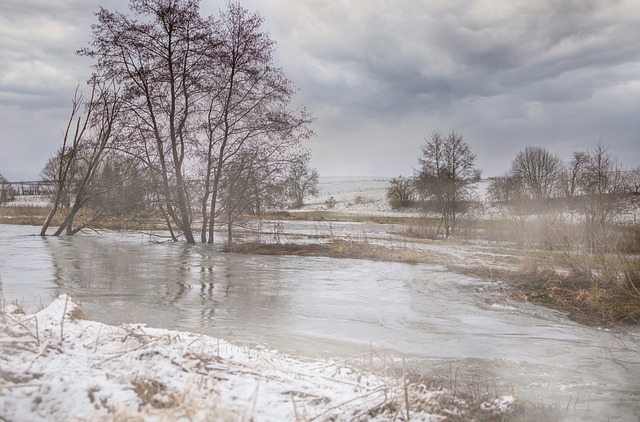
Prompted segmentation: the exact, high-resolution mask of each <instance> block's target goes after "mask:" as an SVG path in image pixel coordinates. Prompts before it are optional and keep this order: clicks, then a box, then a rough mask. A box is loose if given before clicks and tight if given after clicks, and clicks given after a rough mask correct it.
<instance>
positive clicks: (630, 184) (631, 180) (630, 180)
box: [625, 167, 640, 195]
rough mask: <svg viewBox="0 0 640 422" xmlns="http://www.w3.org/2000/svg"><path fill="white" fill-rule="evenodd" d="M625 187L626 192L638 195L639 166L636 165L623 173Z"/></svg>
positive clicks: (639, 187) (639, 185) (639, 188)
mask: <svg viewBox="0 0 640 422" xmlns="http://www.w3.org/2000/svg"><path fill="white" fill-rule="evenodd" d="M625 187H626V191H627V193H629V194H631V195H640V167H636V168H635V169H633V170H629V171H627V172H626V173H625Z"/></svg>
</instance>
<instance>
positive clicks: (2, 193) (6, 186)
mask: <svg viewBox="0 0 640 422" xmlns="http://www.w3.org/2000/svg"><path fill="white" fill-rule="evenodd" d="M14 197H15V191H14V189H13V186H11V183H10V182H9V181H8V180H7V179H5V178H4V176H2V175H1V174H0V205H2V204H3V203H4V202H8V201H12V200H13V199H14Z"/></svg>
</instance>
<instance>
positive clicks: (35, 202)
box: [2, 195, 51, 207]
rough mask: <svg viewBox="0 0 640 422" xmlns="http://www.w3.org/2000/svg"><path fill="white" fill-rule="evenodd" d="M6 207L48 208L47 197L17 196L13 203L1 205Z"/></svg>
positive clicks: (49, 204)
mask: <svg viewBox="0 0 640 422" xmlns="http://www.w3.org/2000/svg"><path fill="white" fill-rule="evenodd" d="M2 205H4V206H7V207H20V206H29V207H49V206H51V203H50V202H49V197H48V196H45V195H17V196H16V197H15V198H14V200H13V201H9V202H5V203H4V204H2Z"/></svg>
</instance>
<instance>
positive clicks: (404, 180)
mask: <svg viewBox="0 0 640 422" xmlns="http://www.w3.org/2000/svg"><path fill="white" fill-rule="evenodd" d="M387 200H388V201H389V205H391V208H393V209H399V208H402V207H408V206H409V205H411V204H413V201H414V183H413V179H410V178H408V177H403V176H399V177H394V178H393V179H391V180H390V181H389V187H388V188H387Z"/></svg>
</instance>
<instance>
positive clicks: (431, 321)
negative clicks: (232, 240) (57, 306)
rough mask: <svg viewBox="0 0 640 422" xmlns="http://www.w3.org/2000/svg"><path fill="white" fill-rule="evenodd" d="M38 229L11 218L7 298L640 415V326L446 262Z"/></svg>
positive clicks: (1, 232) (579, 408)
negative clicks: (633, 328) (588, 316)
mask: <svg viewBox="0 0 640 422" xmlns="http://www.w3.org/2000/svg"><path fill="white" fill-rule="evenodd" d="M296 224H298V225H299V224H301V223H299V222H298V223H296ZM310 230H313V228H312V227H310ZM37 232H38V230H37V228H34V227H25V226H8V225H5V226H3V225H0V257H2V259H1V260H0V279H1V280H2V288H3V294H4V298H5V300H6V301H7V302H9V301H14V300H18V301H20V302H22V303H24V305H25V306H26V307H28V308H29V307H30V308H31V309H30V310H32V311H34V310H35V307H36V306H37V305H38V304H39V303H41V304H43V305H46V304H48V303H49V302H50V301H51V300H52V299H53V298H54V297H56V296H58V295H59V294H61V293H69V294H71V295H72V296H74V297H76V298H77V299H78V300H79V302H80V304H81V307H82V309H83V310H84V311H85V313H86V314H87V315H88V316H89V318H91V319H94V320H98V321H101V322H104V323H108V324H119V323H125V322H139V323H146V324H148V325H149V326H153V327H160V328H170V329H177V330H186V331H191V332H196V333H206V334H208V335H212V336H216V337H221V338H224V339H227V340H234V341H241V342H249V343H259V344H266V345H267V346H268V347H270V348H275V349H278V350H281V351H283V352H287V353H292V354H298V355H305V356H311V357H341V358H344V357H349V356H355V355H358V354H365V353H368V352H369V351H370V349H372V350H374V351H375V352H376V353H384V354H386V355H388V356H395V357H405V358H407V359H408V360H409V362H410V363H411V366H412V367H416V368H420V369H422V370H424V371H425V372H431V371H434V370H448V369H447V368H450V367H453V368H454V369H456V370H458V371H459V372H460V374H461V377H462V376H463V375H464V374H466V375H471V376H474V377H476V376H477V377H481V378H483V379H485V380H487V382H488V383H489V385H495V386H497V388H498V390H502V392H509V391H511V389H513V390H514V392H515V394H516V395H517V396H519V397H521V398H524V399H528V400H532V401H534V402H543V403H545V404H554V405H556V406H557V407H559V408H561V409H563V410H564V409H565V408H569V411H568V413H567V420H594V421H596V420H607V419H610V420H629V421H637V419H638V415H640V405H639V403H640V400H639V399H640V381H639V380H640V338H638V336H637V335H636V336H633V335H630V334H625V333H615V332H608V331H605V330H600V329H597V328H589V327H584V326H580V325H578V324H575V323H572V322H570V321H567V320H566V319H564V318H562V317H561V316H558V315H556V314H554V313H553V312H550V311H548V310H546V309H544V308H538V307H534V306H531V305H529V306H524V305H519V304H515V303H507V302H504V301H503V300H502V299H500V298H499V297H497V296H495V295H491V294H490V293H487V292H486V290H488V289H481V287H483V286H485V287H486V283H483V282H480V281H477V280H473V279H470V278H468V277H465V276H461V275H458V274H453V273H449V272H446V271H445V270H444V269H443V268H442V267H437V266H428V265H409V264H399V263H385V262H370V261H364V260H350V259H330V258H321V257H295V256H291V257H288V256H280V257H279V256H247V255H238V254H231V253H221V252H220V250H219V247H218V246H216V245H214V246H208V245H186V244H184V243H157V242H155V241H154V238H151V237H150V236H148V235H142V234H120V233H118V234H114V233H105V234H102V235H95V234H92V235H79V236H75V237H72V238H66V237H61V238H46V239H42V238H40V237H38V236H34V234H35V233H37Z"/></svg>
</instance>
